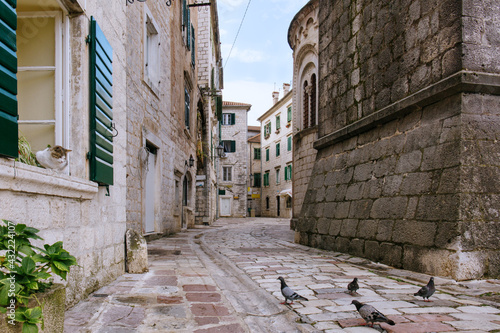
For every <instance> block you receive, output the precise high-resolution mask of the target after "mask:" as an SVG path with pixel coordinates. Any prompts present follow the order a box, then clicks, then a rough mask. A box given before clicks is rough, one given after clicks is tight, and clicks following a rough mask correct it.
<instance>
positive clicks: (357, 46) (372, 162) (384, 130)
mask: <svg viewBox="0 0 500 333" xmlns="http://www.w3.org/2000/svg"><path fill="white" fill-rule="evenodd" d="M388 6H391V7H390V8H391V10H389V7H388ZM319 17H320V61H319V63H320V87H319V96H320V108H319V113H320V122H319V139H318V140H317V141H316V142H315V143H314V147H315V148H316V149H317V150H318V155H317V158H316V161H315V164H314V168H313V171H312V176H311V179H310V181H309V186H308V189H307V192H306V196H305V200H304V205H303V207H302V211H301V213H300V215H299V217H298V218H297V219H295V220H294V225H295V227H296V231H297V236H296V239H297V240H298V241H299V242H300V243H302V244H307V245H311V246H315V247H320V248H326V249H332V250H336V251H341V252H348V253H352V254H355V255H358V256H362V257H367V258H370V259H373V260H376V261H381V262H384V263H386V264H389V265H392V266H395V267H402V268H405V269H410V270H415V271H421V272H426V273H429V274H434V275H441V276H449V277H453V278H455V279H458V280H464V279H474V278H480V277H484V276H490V277H498V276H499V275H500V264H499V260H498V259H499V256H500V250H499V246H498V244H499V237H500V230H499V229H500V227H499V226H500V223H499V222H500V221H499V216H500V213H499V212H500V205H499V204H498V200H496V199H497V198H498V195H499V192H500V191H499V190H498V189H499V188H500V187H498V186H496V179H497V178H498V174H499V172H500V169H499V163H498V161H497V160H498V153H497V149H496V147H495V142H496V140H497V139H498V136H499V134H500V122H499V118H498V115H499V111H498V110H499V108H498V106H499V101H500V97H499V96H498V95H500V89H499V88H498V87H499V86H500V76H499V75H498V73H499V72H500V70H499V69H500V67H499V65H498V60H497V59H496V57H495V56H494V54H495V52H498V47H499V46H500V39H499V38H498V34H497V33H496V32H493V31H495V29H494V28H493V27H494V26H496V27H497V28H498V17H500V5H499V4H498V3H496V2H495V3H494V2H492V1H483V2H477V1H464V2H462V1H397V2H393V1H360V2H356V3H354V2H349V1H335V2H331V1H321V0H320V12H319ZM496 31H498V29H497V30H496ZM462 36H463V40H462ZM462 41H463V43H462ZM464 68H466V69H467V70H474V72H472V71H465V70H463V69H464Z"/></svg>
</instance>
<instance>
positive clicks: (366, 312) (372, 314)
mask: <svg viewBox="0 0 500 333" xmlns="http://www.w3.org/2000/svg"><path fill="white" fill-rule="evenodd" d="M351 304H354V305H355V306H356V310H358V312H359V314H360V315H361V317H362V318H363V319H364V320H365V321H366V323H367V324H370V323H371V325H370V326H371V327H373V323H374V322H379V323H387V324H389V325H396V323H394V322H393V321H392V320H390V319H389V318H387V317H386V316H384V315H383V314H382V313H380V312H379V311H378V310H377V309H375V308H374V307H373V306H371V305H368V304H363V303H360V302H358V301H356V300H354V301H352V302H351Z"/></svg>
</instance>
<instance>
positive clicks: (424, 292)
mask: <svg viewBox="0 0 500 333" xmlns="http://www.w3.org/2000/svg"><path fill="white" fill-rule="evenodd" d="M435 291H436V287H434V278H433V277H431V279H430V280H429V283H427V285H426V286H423V287H422V288H420V290H419V291H417V292H416V293H415V294H413V296H422V298H423V299H424V301H426V300H425V299H426V298H427V301H426V302H432V301H429V297H431V296H432V294H434V292H435Z"/></svg>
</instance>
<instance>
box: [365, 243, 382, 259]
mask: <svg viewBox="0 0 500 333" xmlns="http://www.w3.org/2000/svg"><path fill="white" fill-rule="evenodd" d="M380 255H381V253H380V244H379V243H378V242H377V241H369V240H367V241H365V257H367V258H370V259H371V260H373V261H380V258H381V257H380Z"/></svg>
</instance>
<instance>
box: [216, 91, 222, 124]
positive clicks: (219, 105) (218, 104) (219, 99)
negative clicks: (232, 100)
mask: <svg viewBox="0 0 500 333" xmlns="http://www.w3.org/2000/svg"><path fill="white" fill-rule="evenodd" d="M215 114H216V115H217V120H218V121H219V122H221V121H222V96H216V97H215Z"/></svg>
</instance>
